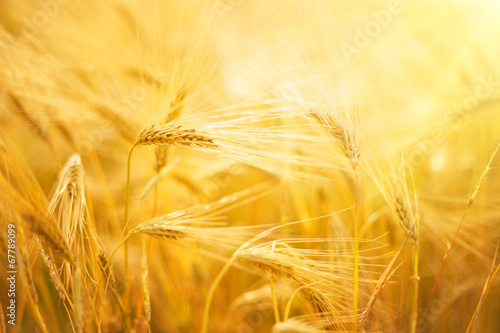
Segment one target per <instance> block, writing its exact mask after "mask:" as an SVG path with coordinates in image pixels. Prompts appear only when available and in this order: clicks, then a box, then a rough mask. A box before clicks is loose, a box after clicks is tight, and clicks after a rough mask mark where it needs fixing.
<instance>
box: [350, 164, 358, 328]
mask: <svg viewBox="0 0 500 333" xmlns="http://www.w3.org/2000/svg"><path fill="white" fill-rule="evenodd" d="M354 174H355V178H356V180H355V188H354V191H355V192H354V196H355V199H354V200H355V203H354V288H353V299H352V331H353V332H357V330H358V293H359V290H358V283H359V234H358V205H359V176H358V170H357V168H356V167H354Z"/></svg>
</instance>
